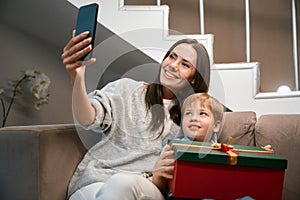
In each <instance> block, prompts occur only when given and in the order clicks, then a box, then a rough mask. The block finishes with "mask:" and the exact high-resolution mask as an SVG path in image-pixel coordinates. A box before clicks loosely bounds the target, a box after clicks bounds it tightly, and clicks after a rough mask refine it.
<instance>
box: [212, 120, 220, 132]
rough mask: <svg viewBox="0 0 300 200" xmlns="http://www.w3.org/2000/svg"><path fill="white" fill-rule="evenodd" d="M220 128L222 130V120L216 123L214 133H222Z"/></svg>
mask: <svg viewBox="0 0 300 200" xmlns="http://www.w3.org/2000/svg"><path fill="white" fill-rule="evenodd" d="M220 128H221V121H220V120H217V121H215V123H214V127H213V131H214V133H218V132H219V131H220Z"/></svg>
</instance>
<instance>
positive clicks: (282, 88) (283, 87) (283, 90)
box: [277, 85, 291, 93]
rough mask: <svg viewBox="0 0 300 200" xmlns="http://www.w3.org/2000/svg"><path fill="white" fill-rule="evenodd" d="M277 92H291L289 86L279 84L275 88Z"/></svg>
mask: <svg viewBox="0 0 300 200" xmlns="http://www.w3.org/2000/svg"><path fill="white" fill-rule="evenodd" d="M277 92H278V93H289V92H291V88H290V87H289V86H287V85H281V86H279V87H278V88H277Z"/></svg>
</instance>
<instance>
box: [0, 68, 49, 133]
mask: <svg viewBox="0 0 300 200" xmlns="http://www.w3.org/2000/svg"><path fill="white" fill-rule="evenodd" d="M50 83H51V81H50V79H49V77H48V76H46V75H45V74H44V73H41V72H40V71H38V70H35V69H28V70H26V71H23V72H22V75H21V76H20V78H19V79H17V80H13V81H9V82H8V86H9V87H8V88H7V89H3V88H0V101H1V105H2V111H3V114H2V127H4V126H5V124H6V121H7V118H8V115H9V112H10V110H11V107H12V105H13V103H14V101H15V98H16V97H17V96H20V95H21V94H22V90H24V88H26V89H29V91H30V92H31V93H32V94H33V95H34V97H35V98H36V99H37V100H36V101H35V103H34V106H35V108H36V109H37V110H39V109H40V108H41V107H42V106H43V105H44V104H48V101H49V96H50V94H49V86H50ZM21 84H26V85H27V86H28V87H21ZM8 93H11V96H9V94H8ZM4 95H6V96H9V99H8V104H6V101H5V98H4Z"/></svg>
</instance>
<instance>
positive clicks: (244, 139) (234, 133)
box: [219, 111, 256, 146]
mask: <svg viewBox="0 0 300 200" xmlns="http://www.w3.org/2000/svg"><path fill="white" fill-rule="evenodd" d="M255 123H256V114H255V112H252V111H245V112H225V115H224V119H223V127H222V129H221V131H220V133H219V142H221V143H227V142H228V138H229V137H232V138H233V144H239V145H248V146H253V145H254V144H255V142H254V127H255Z"/></svg>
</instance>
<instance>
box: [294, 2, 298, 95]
mask: <svg viewBox="0 0 300 200" xmlns="http://www.w3.org/2000/svg"><path fill="white" fill-rule="evenodd" d="M292 24H293V56H294V68H295V72H294V73H295V90H299V78H298V45H297V13H296V2H295V0H292Z"/></svg>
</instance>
